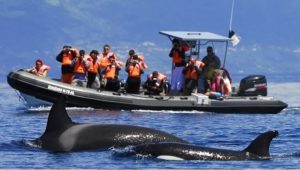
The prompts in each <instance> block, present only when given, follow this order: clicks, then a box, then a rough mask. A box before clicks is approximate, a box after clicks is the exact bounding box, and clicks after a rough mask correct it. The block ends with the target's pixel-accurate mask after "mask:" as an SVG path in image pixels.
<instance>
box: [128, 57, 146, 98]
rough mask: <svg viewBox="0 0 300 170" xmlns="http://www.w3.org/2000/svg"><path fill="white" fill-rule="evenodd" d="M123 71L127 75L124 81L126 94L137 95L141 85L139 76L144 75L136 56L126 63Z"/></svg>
mask: <svg viewBox="0 0 300 170" xmlns="http://www.w3.org/2000/svg"><path fill="white" fill-rule="evenodd" d="M125 71H126V72H127V73H128V77H127V81H126V91H127V93H135V94H139V92H140V85H141V74H143V73H144V70H143V67H142V66H141V64H140V61H139V59H138V55H134V56H133V57H132V59H130V60H128V61H127V62H126V70H125Z"/></svg>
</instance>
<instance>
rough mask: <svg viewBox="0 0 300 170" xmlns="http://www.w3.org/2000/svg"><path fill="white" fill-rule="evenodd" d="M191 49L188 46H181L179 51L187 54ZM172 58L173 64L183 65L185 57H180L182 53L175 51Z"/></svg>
mask: <svg viewBox="0 0 300 170" xmlns="http://www.w3.org/2000/svg"><path fill="white" fill-rule="evenodd" d="M189 49H190V48H189V46H188V45H187V44H181V45H180V47H179V51H182V52H186V51H188V50H189ZM172 58H173V63H174V64H181V63H182V59H183V58H184V56H180V53H179V52H178V51H174V52H173V56H172Z"/></svg>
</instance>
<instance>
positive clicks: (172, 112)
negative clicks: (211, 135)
mask: <svg viewBox="0 0 300 170" xmlns="http://www.w3.org/2000/svg"><path fill="white" fill-rule="evenodd" d="M131 111H132V112H136V113H169V114H207V113H209V112H204V111H198V110H182V111H180V110H142V109H140V110H131Z"/></svg>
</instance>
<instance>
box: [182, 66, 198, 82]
mask: <svg viewBox="0 0 300 170" xmlns="http://www.w3.org/2000/svg"><path fill="white" fill-rule="evenodd" d="M185 78H186V79H193V80H198V79H199V74H198V71H197V69H196V68H194V67H192V68H188V69H187V70H186V73H185Z"/></svg>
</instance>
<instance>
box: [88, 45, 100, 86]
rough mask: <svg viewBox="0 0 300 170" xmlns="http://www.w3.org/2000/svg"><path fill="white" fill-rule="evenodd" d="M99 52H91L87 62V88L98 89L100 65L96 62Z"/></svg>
mask: <svg viewBox="0 0 300 170" xmlns="http://www.w3.org/2000/svg"><path fill="white" fill-rule="evenodd" d="M98 55H99V52H98V51H97V50H92V51H91V52H90V55H89V57H87V61H89V68H88V71H87V72H88V74H87V85H86V87H87V88H94V89H99V88H100V79H99V76H100V63H99V61H98Z"/></svg>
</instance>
